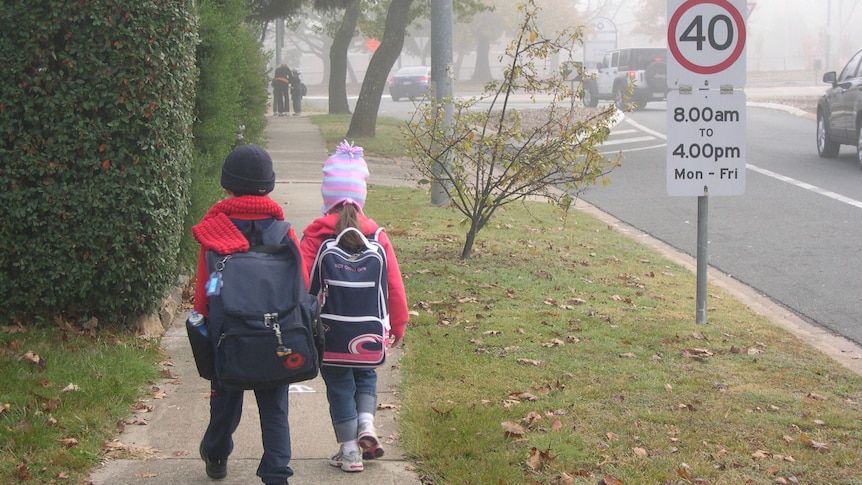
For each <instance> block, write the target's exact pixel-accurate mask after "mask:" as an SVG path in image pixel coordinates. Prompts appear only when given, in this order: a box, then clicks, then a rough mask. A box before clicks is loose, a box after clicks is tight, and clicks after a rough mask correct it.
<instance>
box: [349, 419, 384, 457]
mask: <svg viewBox="0 0 862 485" xmlns="http://www.w3.org/2000/svg"><path fill="white" fill-rule="evenodd" d="M356 439H357V440H359V447H360V448H362V458H363V459H365V460H374V459H376V458H380V457H381V456H383V448H381V447H380V441H379V440H378V439H377V430H376V429H374V425H373V424H371V423H364V424H361V425H359V433H358V434H357V436H356Z"/></svg>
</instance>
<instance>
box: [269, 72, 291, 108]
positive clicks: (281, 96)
mask: <svg viewBox="0 0 862 485" xmlns="http://www.w3.org/2000/svg"><path fill="white" fill-rule="evenodd" d="M291 75H292V71H291V70H290V68H289V67H287V64H282V65H280V66H278V67H277V68H276V69H275V73H274V77H273V79H272V96H273V100H272V114H273V115H274V116H287V115H288V114H290V78H291Z"/></svg>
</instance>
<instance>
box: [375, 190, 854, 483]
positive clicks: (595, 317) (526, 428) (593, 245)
mask: <svg viewBox="0 0 862 485" xmlns="http://www.w3.org/2000/svg"><path fill="white" fill-rule="evenodd" d="M387 195H388V196H392V197H394V198H397V200H398V204H397V211H395V210H392V209H390V210H386V209H385V208H384V206H387V205H388V206H390V207H392V206H395V205H396V204H391V203H388V204H387V202H385V199H386V197H383V201H381V202H383V203H381V204H379V205H371V206H370V207H369V209H368V210H369V211H370V213H373V214H375V218H376V220H378V222H381V224H383V225H385V226H386V227H387V228H390V227H394V228H396V230H399V231H403V234H404V236H403V237H402V238H398V239H394V244H395V245H396V250H397V251H398V252H399V262H400V263H401V269H402V272H403V274H404V275H405V285H406V287H407V294H408V298H409V301H410V303H411V305H412V306H413V310H415V311H416V312H417V313H416V316H414V317H413V318H412V320H411V323H410V325H409V328H408V332H407V338H406V340H405V344H406V348H405V354H404V362H403V366H402V370H403V372H404V381H403V396H404V412H403V413H402V416H403V418H404V421H403V423H404V431H403V436H404V441H405V447H406V448H407V449H408V450H409V451H410V452H411V453H412V454H413V455H414V456H417V457H421V463H420V464H419V465H418V466H419V468H420V469H422V470H423V471H425V472H427V474H428V476H429V477H436V480H435V481H434V483H441V484H442V483H561V482H560V480H561V477H563V476H566V477H569V478H570V479H571V480H572V482H571V483H596V482H597V481H598V480H600V479H604V477H609V478H608V479H610V478H616V479H619V480H622V481H624V483H676V482H675V481H677V482H679V483H687V482H691V483H775V482H778V483H780V481H781V480H787V481H788V483H792V480H799V481H801V482H800V483H805V482H808V483H811V480H814V479H815V477H817V480H820V479H824V480H827V482H828V483H845V484H851V483H860V481H862V478H860V477H862V472H860V471H859V470H858V466H857V465H858V463H857V459H858V456H859V453H860V450H862V444H860V436H862V424H860V423H862V420H860V419H859V418H860V417H862V416H860V408H859V404H858V399H859V395H860V394H859V393H860V388H862V383H860V378H859V376H857V375H855V374H852V373H850V372H849V371H847V370H846V369H844V368H842V367H840V366H839V365H837V364H836V363H835V362H833V361H831V360H829V359H828V358H826V357H825V356H824V355H822V354H820V353H819V352H817V351H815V350H813V349H811V348H810V347H809V346H807V345H805V344H804V342H800V341H799V340H798V339H796V338H795V337H794V336H792V335H790V334H788V333H787V332H785V331H784V330H782V329H780V328H779V327H777V326H775V325H773V324H772V323H770V322H768V321H766V320H765V319H763V318H762V317H760V316H758V315H756V314H754V313H753V312H752V311H751V310H749V309H747V308H745V307H744V306H743V305H741V304H740V303H738V302H737V301H735V300H734V299H733V298H730V297H728V296H726V295H724V294H723V293H722V292H721V291H720V290H718V289H715V288H710V298H709V308H708V311H709V315H710V324H709V325H705V326H695V325H694V324H693V320H694V318H693V316H694V296H693V293H694V291H693V288H694V276H693V275H691V274H690V273H689V272H688V271H686V270H685V269H684V268H681V267H679V266H677V265H675V264H673V263H671V262H669V261H666V260H663V259H662V258H661V257H660V256H658V255H656V254H654V253H653V252H651V251H650V250H648V249H646V248H644V247H642V246H639V245H638V244H636V243H635V242H633V241H632V240H630V239H628V238H626V237H624V236H622V235H620V234H619V233H617V232H616V231H614V230H613V229H612V228H610V227H608V226H606V225H603V224H601V223H599V222H597V221H595V220H592V219H590V218H588V217H586V216H584V215H583V214H579V213H577V212H574V213H570V214H569V215H568V217H567V218H566V219H565V220H563V219H561V218H560V213H559V212H557V211H555V210H553V209H552V208H550V207H548V206H546V205H544V204H540V203H529V204H526V205H525V208H523V209H522V208H519V207H516V206H512V207H509V208H507V209H506V210H505V211H502V212H501V214H499V215H498V218H497V219H496V220H495V222H496V225H495V227H489V228H487V229H486V230H484V231H483V235H482V239H480V240H478V241H477V244H476V247H475V250H474V253H473V258H472V259H470V260H468V261H459V260H458V259H457V257H458V254H459V249H460V248H459V237H460V235H459V231H460V230H462V229H461V228H460V227H459V226H458V224H457V222H456V218H455V216H454V214H453V213H452V212H449V211H447V210H445V209H431V208H429V207H428V205H427V202H426V201H425V200H424V198H425V194H423V193H421V192H419V191H409V190H405V191H401V190H393V191H391V192H387ZM429 234H434V236H433V237H429V236H428V235H429ZM428 244H431V245H433V248H434V250H433V251H432V252H430V253H429V252H428V251H426V248H427V245H428ZM539 248H540V249H539ZM537 389H540V390H541V391H537ZM526 395H529V396H531V398H527V399H522V398H521V397H523V396H526ZM814 396H821V397H823V398H824V399H818V398H816V397H814ZM434 409H437V410H447V413H446V414H445V415H443V414H439V413H437V412H435V411H433V410H434ZM459 410H460V412H459ZM549 413H550V414H549ZM549 415H552V416H553V420H554V421H552V424H548V423H547V422H546V421H539V420H537V419H535V417H536V416H539V417H543V418H544V417H548V416H549ZM531 416H532V418H530V417H531ZM501 423H507V424H505V425H502V424H501ZM501 427H502V428H501ZM519 428H522V429H523V433H521V432H514V431H512V430H517V429H519ZM454 429H457V430H459V432H458V433H452V430H454ZM494 429H496V430H497V431H496V433H495V432H493V430H494ZM609 436H613V437H614V439H610V438H608V437H609ZM812 443H814V444H816V446H814V445H812ZM450 445H451V446H454V447H455V449H458V450H463V451H462V453H463V454H464V455H465V456H460V457H458V458H457V459H455V458H453V457H451V456H448V457H442V456H439V453H437V450H440V451H441V452H442V451H443V450H446V449H447V446H450ZM488 450H493V451H488ZM534 450H535V451H534ZM539 451H541V452H542V453H546V454H547V456H553V457H554V459H553V460H544V461H543V460H541V457H542V454H541V453H538V452H539ZM491 452H493V453H494V454H495V459H501V460H502V463H505V464H506V465H505V468H506V470H503V471H499V472H492V471H489V470H486V469H485V468H486V467H483V466H480V465H478V464H479V461H476V462H475V464H474V466H472V467H471V466H469V465H468V464H461V463H460V462H461V461H469V460H468V458H469V457H470V456H474V457H478V456H483V455H487V454H488V453H491ZM443 454H446V453H443ZM537 456H538V458H536V457H537ZM755 457H756V458H755ZM530 460H532V461H530ZM537 460H538V461H537ZM530 463H533V464H536V463H540V464H541V465H542V466H540V467H536V469H534V467H533V466H531V465H530ZM827 482H823V483H827Z"/></svg>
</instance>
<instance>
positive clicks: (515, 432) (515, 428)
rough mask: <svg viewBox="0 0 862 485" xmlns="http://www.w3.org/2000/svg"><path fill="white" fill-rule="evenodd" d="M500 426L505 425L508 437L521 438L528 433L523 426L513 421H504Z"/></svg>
mask: <svg viewBox="0 0 862 485" xmlns="http://www.w3.org/2000/svg"><path fill="white" fill-rule="evenodd" d="M500 426H502V427H503V431H505V435H506V438H520V437H522V436H524V434H525V433H526V430H525V429H524V427H523V426H521V425H520V424H518V423H515V422H513V421H504V422H502V423H500Z"/></svg>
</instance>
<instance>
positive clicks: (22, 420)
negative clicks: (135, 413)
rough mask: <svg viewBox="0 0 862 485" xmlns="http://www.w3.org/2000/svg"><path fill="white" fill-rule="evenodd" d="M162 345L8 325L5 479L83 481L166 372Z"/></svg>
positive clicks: (0, 457)
mask: <svg viewBox="0 0 862 485" xmlns="http://www.w3.org/2000/svg"><path fill="white" fill-rule="evenodd" d="M158 360H159V352H158V342H157V341H145V340H142V339H139V338H137V337H135V336H134V335H132V334H130V333H127V334H113V333H111V332H110V331H107V330H104V329H103V330H101V331H100V333H99V335H98V336H96V335H95V333H94V332H92V331H88V330H84V329H81V328H75V327H72V326H71V325H68V324H65V323H64V324H63V325H61V326H58V327H54V328H44V327H43V328H39V327H36V326H35V325H34V326H32V327H27V328H23V327H19V326H12V325H4V326H2V327H0V482H2V483H79V481H80V480H82V479H83V478H84V477H86V476H87V474H88V473H89V472H90V470H91V469H92V468H93V467H95V466H96V465H97V464H98V463H99V461H100V460H101V459H102V455H103V453H104V451H105V449H104V445H105V443H106V441H108V440H110V439H112V438H113V436H114V435H115V434H116V433H117V431H118V426H123V425H124V424H125V423H124V420H125V419H127V418H128V416H129V411H130V406H131V405H133V404H134V403H136V402H139V399H140V398H142V397H143V396H144V393H145V392H149V391H152V389H149V388H147V386H148V385H149V384H151V383H152V382H153V381H155V380H157V379H158V378H159V376H160V374H159V373H160V369H159V367H158V366H157V365H156V364H157V362H158Z"/></svg>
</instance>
